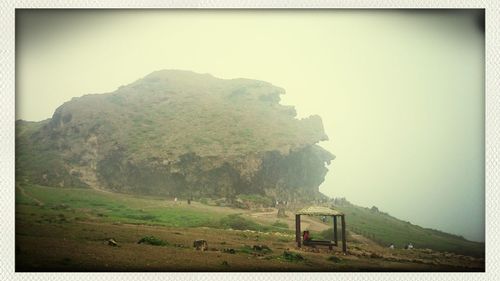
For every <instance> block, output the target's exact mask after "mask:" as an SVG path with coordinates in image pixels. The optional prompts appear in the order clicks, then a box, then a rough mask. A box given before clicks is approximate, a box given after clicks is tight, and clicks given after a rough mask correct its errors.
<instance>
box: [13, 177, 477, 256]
mask: <svg viewBox="0 0 500 281" xmlns="http://www.w3.org/2000/svg"><path fill="white" fill-rule="evenodd" d="M19 187H20V186H18V188H17V189H16V204H17V206H18V208H19V207H22V208H23V210H24V211H25V212H39V213H41V214H42V217H41V220H42V221H43V220H45V221H47V222H49V223H52V222H58V221H65V220H70V221H71V220H75V221H77V220H96V221H103V222H112V223H131V224H148V225H163V226H173V227H211V228H218V229H227V228H232V229H250V230H258V231H280V232H288V233H291V230H288V231H287V230H284V229H283V226H282V225H277V224H276V223H275V224H274V225H262V224H259V223H256V222H254V221H252V220H249V219H245V218H243V217H241V216H239V214H240V213H243V212H244V210H241V211H240V210H237V209H230V208H223V207H210V208H208V207H207V206H205V205H203V204H200V203H198V202H193V203H192V205H187V203H186V202H179V203H177V204H176V203H174V202H173V201H172V200H171V199H169V200H167V199H166V198H159V197H147V196H142V197H137V196H132V195H125V194H116V193H105V192H100V191H96V190H91V189H69V188H65V189H61V188H53V187H42V186H36V185H26V184H23V185H22V187H21V188H19ZM32 198H36V199H37V200H39V201H41V202H43V204H44V205H43V206H42V207H41V208H40V206H36V205H37V202H36V201H34V200H33V199H32ZM337 208H338V209H340V210H342V211H343V212H344V213H345V214H346V217H347V219H346V221H347V229H348V230H352V231H353V232H356V233H359V234H362V235H363V236H365V237H368V238H370V239H372V240H374V241H376V242H378V243H380V244H381V245H388V244H390V243H394V244H395V246H396V247H397V248H401V247H403V246H404V245H405V244H406V243H408V242H412V243H413V244H414V245H415V246H416V247H418V248H430V249H434V250H439V251H449V252H456V253H460V254H467V255H473V256H484V244H483V243H477V242H471V241H467V240H465V239H463V238H461V237H459V236H455V235H451V234H447V233H443V232H439V231H436V230H431V229H425V228H422V227H419V226H416V225H412V224H410V223H408V222H404V221H401V220H398V219H396V218H394V217H391V216H389V215H387V214H384V213H380V212H372V211H370V210H369V209H367V208H362V207H358V206H354V205H348V206H339V207H337Z"/></svg>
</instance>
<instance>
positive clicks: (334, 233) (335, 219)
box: [333, 216, 339, 246]
mask: <svg viewBox="0 0 500 281" xmlns="http://www.w3.org/2000/svg"><path fill="white" fill-rule="evenodd" d="M333 241H334V242H335V246H338V244H339V239H338V236H337V216H333Z"/></svg>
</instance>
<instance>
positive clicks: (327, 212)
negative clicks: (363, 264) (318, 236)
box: [295, 206, 347, 253]
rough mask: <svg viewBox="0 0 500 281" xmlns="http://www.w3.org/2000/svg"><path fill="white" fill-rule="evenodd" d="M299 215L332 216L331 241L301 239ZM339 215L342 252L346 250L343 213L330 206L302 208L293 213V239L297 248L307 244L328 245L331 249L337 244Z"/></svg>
mask: <svg viewBox="0 0 500 281" xmlns="http://www.w3.org/2000/svg"><path fill="white" fill-rule="evenodd" d="M301 215H307V216H330V217H332V218H333V241H327V240H309V241H302V235H301V229H300V216H301ZM338 217H340V221H341V229H342V252H344V253H346V252H347V243H346V228H345V215H344V214H343V213H341V212H339V211H337V210H334V209H332V208H327V207H316V206H313V207H309V208H304V209H302V210H300V211H298V212H297V213H296V214H295V241H296V242H297V246H298V247H299V248H301V247H302V245H304V246H309V245H323V246H328V248H330V250H331V249H332V246H336V247H337V246H338V235H337V233H338V229H337V218H338Z"/></svg>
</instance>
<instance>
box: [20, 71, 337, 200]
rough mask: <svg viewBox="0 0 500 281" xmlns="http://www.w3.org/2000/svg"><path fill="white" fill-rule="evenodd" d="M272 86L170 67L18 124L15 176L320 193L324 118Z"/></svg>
mask: <svg viewBox="0 0 500 281" xmlns="http://www.w3.org/2000/svg"><path fill="white" fill-rule="evenodd" d="M282 94H284V90H283V89H281V88H278V87H276V86H273V85H271V84H269V83H267V82H263V81H256V80H248V79H230V80H226V79H218V78H215V77H213V76H211V75H208V74H196V73H193V72H188V71H176V70H164V71H157V72H154V73H152V74H150V75H148V76H146V77H144V78H143V79H140V80H138V81H136V82H134V83H132V84H129V85H126V86H122V87H120V88H119V89H117V90H116V91H114V92H112V93H106V94H93V95H85V96H82V97H79V98H73V99H72V100H71V101H68V102H66V103H64V104H63V105H61V106H60V107H59V108H57V110H56V111H55V112H54V115H53V116H52V118H51V119H48V120H45V121H42V122H26V121H21V120H19V121H17V122H16V175H17V177H18V178H19V179H24V180H28V181H32V182H35V183H39V184H45V185H52V186H62V187H67V186H73V187H77V186H81V187H92V188H97V189H106V190H110V191H119V192H132V193H147V194H163V195H175V196H211V197H226V198H233V197H234V196H236V195H237V194H261V195H267V196H273V197H280V198H289V199H293V198H317V197H320V196H321V194H320V193H319V191H318V187H319V185H320V184H321V183H322V182H323V180H324V177H325V175H326V173H327V171H328V170H327V168H326V167H325V164H329V163H330V161H331V160H333V159H334V156H333V155H332V154H331V153H329V152H328V151H326V150H324V149H323V148H321V147H320V146H318V145H317V143H318V142H320V141H324V140H327V139H328V137H327V136H326V134H325V132H324V130H323V124H322V121H321V118H320V117H319V116H311V117H309V118H305V119H297V118H296V117H295V116H296V113H295V109H294V108H293V107H290V106H283V105H280V104H279V101H280V95H282Z"/></svg>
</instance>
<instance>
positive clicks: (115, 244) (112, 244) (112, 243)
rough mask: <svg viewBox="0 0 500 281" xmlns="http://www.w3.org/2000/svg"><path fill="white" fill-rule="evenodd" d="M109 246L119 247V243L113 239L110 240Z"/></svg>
mask: <svg viewBox="0 0 500 281" xmlns="http://www.w3.org/2000/svg"><path fill="white" fill-rule="evenodd" d="M108 245H109V246H113V247H116V246H118V243H116V241H115V239H113V238H111V239H109V240H108Z"/></svg>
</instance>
